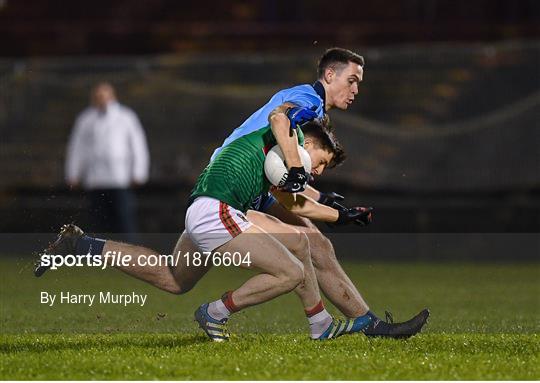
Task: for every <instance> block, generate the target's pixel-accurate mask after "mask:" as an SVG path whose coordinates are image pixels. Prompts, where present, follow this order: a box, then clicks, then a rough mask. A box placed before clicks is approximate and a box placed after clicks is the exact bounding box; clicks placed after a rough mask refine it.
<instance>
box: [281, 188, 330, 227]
mask: <svg viewBox="0 0 540 383" xmlns="http://www.w3.org/2000/svg"><path fill="white" fill-rule="evenodd" d="M272 194H273V195H274V197H276V199H277V200H278V201H279V203H281V204H282V205H283V206H285V208H287V209H288V210H290V211H291V212H293V213H295V214H298V215H300V216H302V217H305V218H309V219H312V220H315V221H322V222H336V221H337V220H338V218H339V212H338V211H337V210H336V209H332V208H331V207H329V206H325V205H321V204H320V203H318V202H316V201H315V200H313V199H312V198H310V197H308V196H306V195H304V194H302V195H297V196H296V198H295V197H294V196H293V195H292V194H290V193H284V192H281V191H279V190H276V191H273V192H272Z"/></svg>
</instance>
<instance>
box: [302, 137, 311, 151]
mask: <svg viewBox="0 0 540 383" xmlns="http://www.w3.org/2000/svg"><path fill="white" fill-rule="evenodd" d="M312 147H313V139H312V138H311V137H304V149H306V150H308V149H311V148H312Z"/></svg>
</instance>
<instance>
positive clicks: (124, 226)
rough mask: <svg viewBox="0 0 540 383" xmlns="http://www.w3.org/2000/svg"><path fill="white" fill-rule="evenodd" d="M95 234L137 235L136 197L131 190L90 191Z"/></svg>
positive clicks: (91, 215)
mask: <svg viewBox="0 0 540 383" xmlns="http://www.w3.org/2000/svg"><path fill="white" fill-rule="evenodd" d="M88 197H89V199H90V217H91V219H92V222H94V224H95V227H94V228H93V231H94V232H100V233H135V232H136V231H137V222H136V219H137V218H136V213H135V195H134V193H133V191H132V190H130V189H96V190H90V191H88Z"/></svg>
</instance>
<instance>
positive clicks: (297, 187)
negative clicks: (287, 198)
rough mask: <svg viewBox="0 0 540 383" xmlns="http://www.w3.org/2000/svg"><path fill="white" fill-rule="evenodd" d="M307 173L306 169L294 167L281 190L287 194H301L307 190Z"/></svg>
mask: <svg viewBox="0 0 540 383" xmlns="http://www.w3.org/2000/svg"><path fill="white" fill-rule="evenodd" d="M307 180H308V177H307V173H306V169H304V167H292V168H290V169H289V174H288V175H287V179H286V180H285V182H284V183H283V186H281V190H282V191H284V192H287V193H299V192H301V191H304V190H305V189H306V185H307Z"/></svg>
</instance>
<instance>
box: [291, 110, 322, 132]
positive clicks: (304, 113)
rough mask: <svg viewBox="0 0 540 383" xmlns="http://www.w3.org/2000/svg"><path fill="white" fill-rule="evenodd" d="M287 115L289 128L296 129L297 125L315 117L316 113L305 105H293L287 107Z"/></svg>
mask: <svg viewBox="0 0 540 383" xmlns="http://www.w3.org/2000/svg"><path fill="white" fill-rule="evenodd" d="M286 114H287V117H289V120H290V121H291V129H296V128H297V127H298V126H302V125H304V124H305V123H306V122H309V121H311V120H313V119H315V118H317V113H316V112H315V111H313V110H311V109H309V108H307V107H300V106H294V107H292V108H289V109H287V112H286Z"/></svg>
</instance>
